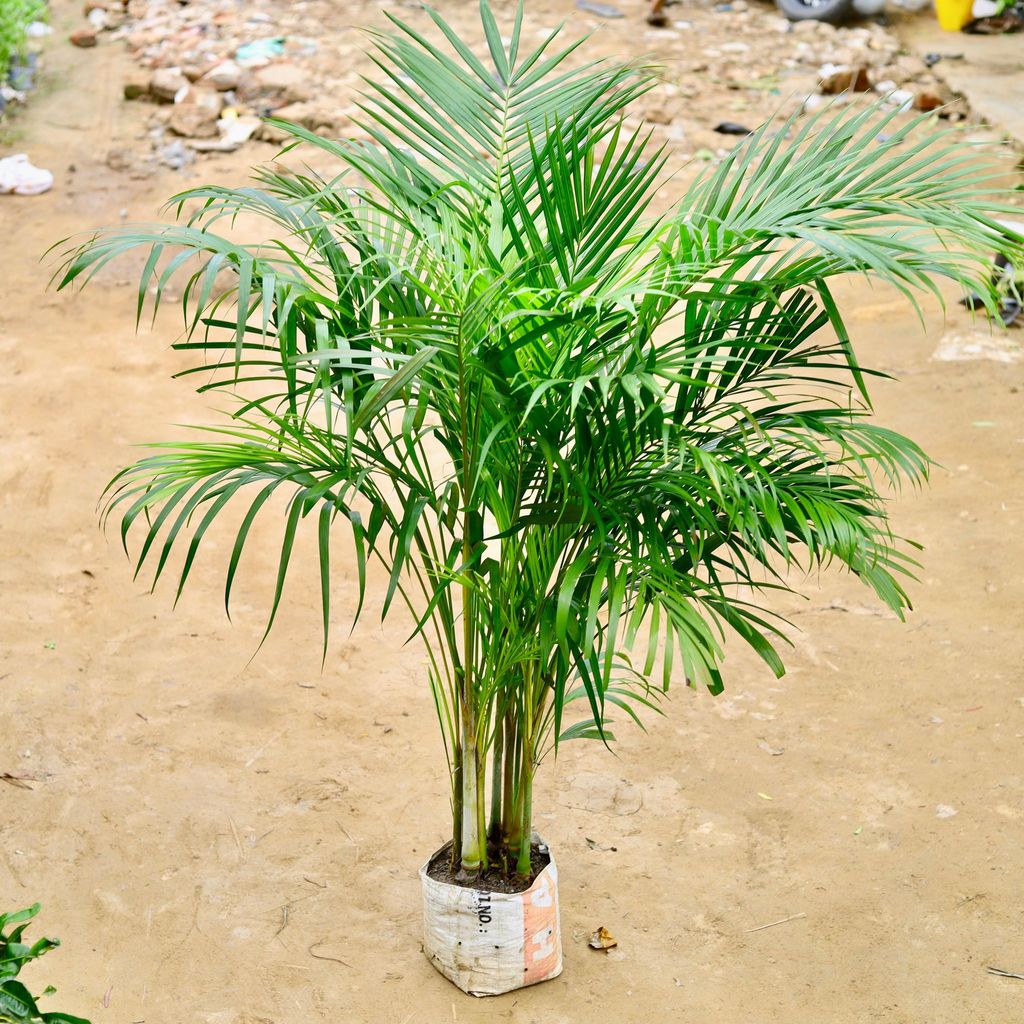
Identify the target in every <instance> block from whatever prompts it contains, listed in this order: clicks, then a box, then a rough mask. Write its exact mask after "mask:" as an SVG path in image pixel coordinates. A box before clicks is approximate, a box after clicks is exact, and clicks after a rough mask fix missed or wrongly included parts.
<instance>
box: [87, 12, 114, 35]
mask: <svg viewBox="0 0 1024 1024" xmlns="http://www.w3.org/2000/svg"><path fill="white" fill-rule="evenodd" d="M89 24H90V26H91V27H92V28H94V29H95V30H96V31H97V32H102V31H103V30H104V29H105V28H109V27H110V14H109V12H108V11H107V9H106V7H94V8H93V9H92V10H91V11H90V12H89Z"/></svg>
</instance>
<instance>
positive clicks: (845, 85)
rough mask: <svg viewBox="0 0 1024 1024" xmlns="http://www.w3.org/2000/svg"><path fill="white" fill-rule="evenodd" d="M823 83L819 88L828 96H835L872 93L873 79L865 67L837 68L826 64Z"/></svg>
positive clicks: (822, 72)
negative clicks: (844, 93)
mask: <svg viewBox="0 0 1024 1024" xmlns="http://www.w3.org/2000/svg"><path fill="white" fill-rule="evenodd" d="M820 74H821V81H820V82H819V84H818V88H820V89H821V91H822V92H823V93H824V94H825V95H826V96H835V95H836V94H837V93H840V92H870V91H871V79H870V78H869V77H868V73H867V69H866V68H864V67H863V66H857V67H849V66H845V67H837V66H836V65H834V64H826V65H824V67H822V69H821V72H820Z"/></svg>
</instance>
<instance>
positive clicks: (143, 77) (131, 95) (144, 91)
mask: <svg viewBox="0 0 1024 1024" xmlns="http://www.w3.org/2000/svg"><path fill="white" fill-rule="evenodd" d="M149 78H150V76H149V75H147V74H145V73H143V72H139V71H133V72H132V73H131V74H129V76H128V78H127V79H126V80H125V83H124V98H125V99H126V100H138V99H141V98H142V97H143V96H148V95H149Z"/></svg>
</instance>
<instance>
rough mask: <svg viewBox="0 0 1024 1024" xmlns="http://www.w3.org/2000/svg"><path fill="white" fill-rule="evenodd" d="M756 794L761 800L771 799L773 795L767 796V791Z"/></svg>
mask: <svg viewBox="0 0 1024 1024" xmlns="http://www.w3.org/2000/svg"><path fill="white" fill-rule="evenodd" d="M757 795H758V796H759V797H760V798H761V799H762V800H772V799H774V798H773V797H770V796H769V795H768V794H767V793H758V794H757Z"/></svg>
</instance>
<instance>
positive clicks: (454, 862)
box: [451, 745, 463, 871]
mask: <svg viewBox="0 0 1024 1024" xmlns="http://www.w3.org/2000/svg"><path fill="white" fill-rule="evenodd" d="M452 765H453V770H452V854H451V868H452V871H458V870H459V857H460V856H461V853H462V813H463V810H462V809H463V799H462V772H463V767H462V746H461V745H460V746H457V747H456V748H455V750H454V751H453V752H452Z"/></svg>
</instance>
